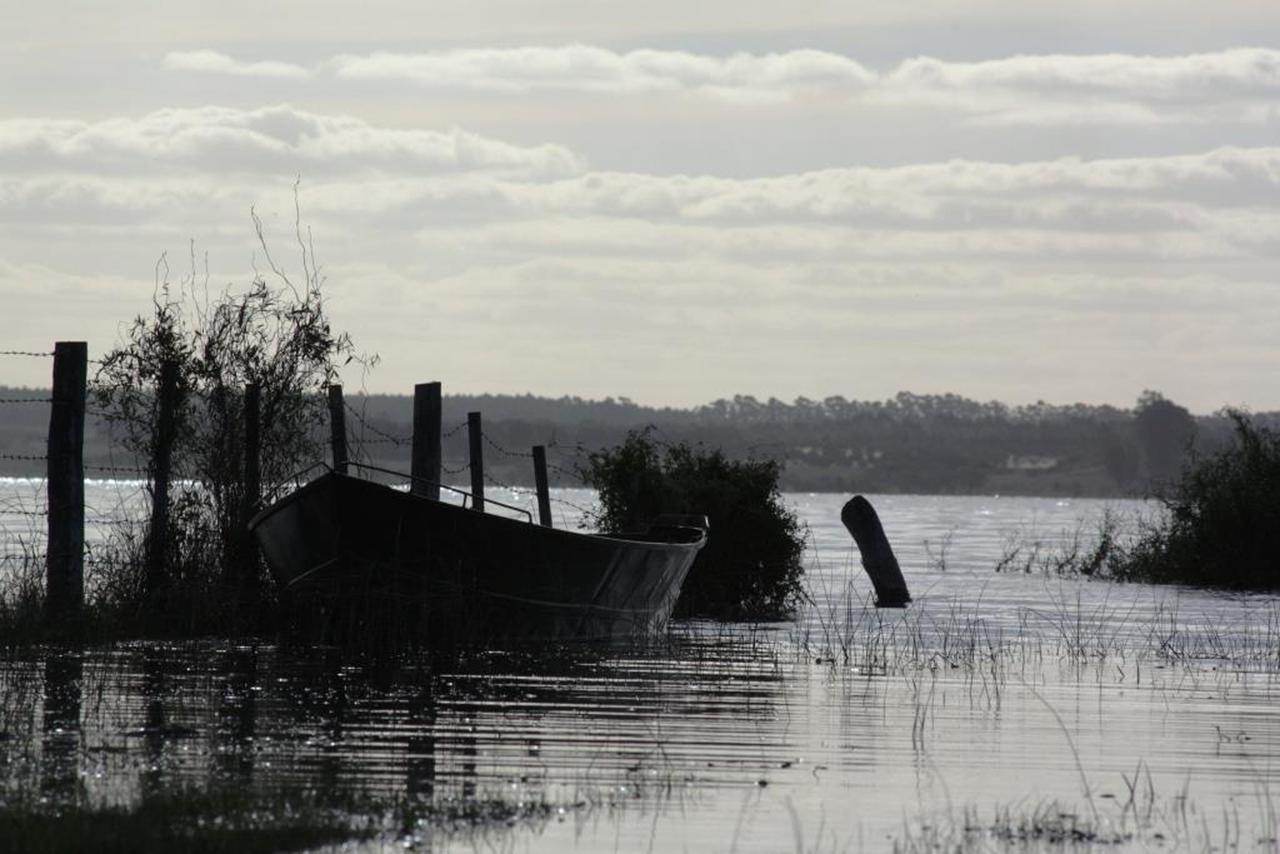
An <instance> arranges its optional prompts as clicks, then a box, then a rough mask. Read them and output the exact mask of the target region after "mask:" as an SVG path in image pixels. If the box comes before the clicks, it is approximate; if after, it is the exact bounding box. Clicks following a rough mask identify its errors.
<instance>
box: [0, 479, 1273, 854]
mask: <svg viewBox="0 0 1280 854" xmlns="http://www.w3.org/2000/svg"><path fill="white" fill-rule="evenodd" d="M577 498H578V499H582V498H583V496H577ZM844 498H845V497H844V496H824V495H816V496H793V498H792V500H793V503H795V505H796V506H797V507H798V509H799V510H800V512H801V514H802V515H803V517H804V518H805V519H806V520H807V521H808V522H809V524H810V526H811V528H812V532H813V537H812V542H811V547H810V552H809V556H808V567H809V579H808V583H809V588H810V592H811V594H812V596H813V599H814V603H813V605H812V607H811V608H810V609H809V610H808V611H807V612H806V614H805V615H804V617H803V618H802V619H801V620H799V621H797V622H796V623H788V624H779V625H770V626H757V627H749V626H723V625H717V624H707V623H699V622H690V623H683V624H679V625H677V626H676V627H675V628H674V630H673V632H672V635H671V636H670V637H668V638H665V639H663V640H662V641H661V642H659V643H656V644H654V645H653V646H650V647H646V648H628V649H616V648H600V647H588V648H574V649H570V650H563V649H561V650H545V649H542V650H514V651H490V652H487V653H484V654H476V655H473V656H471V657H469V658H468V659H467V660H465V661H463V662H460V663H459V662H454V663H452V664H441V663H440V662H431V661H428V660H417V659H414V660H408V661H399V662H392V663H388V662H370V661H351V660H348V659H346V658H344V657H343V656H342V655H340V654H338V653H337V652H335V651H332V650H291V649H287V648H282V647H279V646H274V645H257V646H254V645H234V644H227V643H218V642H202V643H196V644H176V645H174V644H138V645H126V646H121V647H115V648H110V649H98V650H89V651H86V652H84V653H66V652H46V651H34V652H31V653H29V654H25V655H12V656H10V657H9V658H8V659H7V660H6V661H5V662H4V664H3V666H2V667H0V701H2V702H0V715H3V718H2V721H0V723H2V724H3V727H4V730H3V731H4V734H5V735H6V736H7V737H5V738H4V739H2V740H0V773H2V775H3V782H4V784H5V785H6V786H15V785H23V786H27V787H36V788H38V789H39V791H41V792H43V793H46V794H47V795H48V796H49V797H51V798H70V797H73V796H76V795H77V793H80V792H82V793H83V794H85V795H87V797H88V798H89V799H91V800H95V801H103V802H130V801H133V800H136V799H137V798H141V797H146V796H148V795H149V794H153V793H159V792H164V791H167V790H172V789H173V788H175V787H178V786H182V785H188V784H190V785H195V786H199V787H204V788H217V787H226V788H228V789H234V790H241V791H243V790H249V789H255V788H256V789H263V790H265V789H269V788H271V787H277V786H281V785H291V784H301V785H306V786H311V787H320V788H323V789H326V790H333V789H351V790H353V791H356V790H358V791H373V792H377V793H385V794H386V795H388V796H394V797H404V796H409V797H412V798H416V799H420V800H422V801H427V802H431V803H439V804H449V803H468V802H479V801H487V800H500V801H503V802H506V803H510V804H549V805H551V806H552V807H554V808H556V810H554V811H553V813H552V815H553V818H552V819H551V820H549V821H542V822H539V823H537V824H535V825H533V826H522V827H517V828H515V829H514V830H511V831H504V832H507V833H510V834H516V836H514V837H509V838H508V839H507V841H506V842H504V843H503V844H502V845H500V846H499V847H503V846H505V845H507V844H511V845H513V846H514V847H518V848H520V849H527V850H542V851H559V850H565V849H576V850H582V851H597V850H626V851H631V850H654V851H663V850H677V849H687V850H740V851H747V850H762V851H776V850H788V851H790V850H796V849H797V848H801V849H803V850H813V849H817V850H832V849H835V850H840V849H844V848H846V847H847V848H849V849H851V850H859V849H864V850H883V849H884V848H886V847H887V846H888V844H889V843H888V839H889V838H891V837H892V838H894V839H899V840H901V839H903V838H906V837H911V838H917V836H919V835H922V834H927V833H929V832H933V830H931V829H936V828H938V827H949V826H954V825H960V824H963V820H964V818H965V812H964V811H965V809H966V807H975V808H978V809H979V810H980V811H985V812H982V815H983V816H986V817H988V818H989V816H990V814H991V810H992V809H993V808H994V807H996V806H998V805H1004V806H1007V807H1009V808H1010V810H1011V812H1012V814H1013V815H1022V814H1034V813H1036V811H1037V810H1040V811H1042V812H1043V810H1044V808H1045V806H1046V805H1048V804H1050V803H1052V802H1054V801H1058V802H1060V803H1062V804H1064V805H1068V806H1067V808H1069V809H1073V810H1079V811H1082V812H1083V811H1091V810H1097V811H1098V814H1099V816H1100V818H1099V821H1100V822H1101V825H1104V826H1106V827H1114V828H1125V827H1132V826H1134V825H1135V822H1136V821H1137V809H1138V807H1139V806H1141V805H1144V804H1145V805H1146V806H1145V807H1144V808H1146V809H1148V811H1149V812H1150V811H1155V810H1164V811H1165V813H1162V814H1160V815H1158V816H1157V817H1156V819H1153V820H1149V826H1150V827H1152V828H1156V829H1157V830H1151V831H1148V833H1147V835H1146V836H1142V835H1139V836H1137V837H1135V838H1134V839H1133V841H1132V844H1133V845H1134V846H1135V847H1142V846H1146V845H1150V844H1154V843H1153V840H1154V836H1153V835H1152V833H1154V832H1161V833H1165V834H1166V839H1173V838H1175V837H1177V836H1178V835H1179V834H1181V835H1182V837H1183V838H1185V839H1192V838H1201V837H1197V836H1195V834H1194V833H1193V830H1194V831H1195V833H1200V832H1201V831H1200V830H1199V828H1200V827H1201V825H1203V826H1204V827H1207V828H1210V832H1211V833H1214V834H1217V833H1219V830H1220V829H1221V828H1222V827H1223V823H1224V821H1225V822H1226V824H1227V825H1228V827H1227V830H1225V831H1223V833H1225V834H1226V838H1232V837H1231V836H1230V834H1231V833H1232V831H1231V830H1230V827H1237V830H1236V831H1235V833H1236V834H1237V837H1238V839H1237V841H1238V842H1239V844H1240V846H1241V847H1244V848H1248V847H1251V846H1253V845H1255V844H1257V843H1258V839H1259V837H1266V836H1268V835H1270V834H1272V833H1273V832H1274V816H1275V800H1276V792H1277V791H1280V777H1278V776H1277V775H1280V763H1277V760H1276V757H1277V756H1280V753H1278V752H1277V751H1278V749H1280V712H1277V705H1276V692H1277V688H1278V687H1280V686H1278V685H1277V678H1276V673H1277V670H1278V669H1280V660H1278V659H1277V656H1280V620H1278V619H1277V615H1278V614H1280V609H1278V607H1277V603H1276V600H1275V599H1274V598H1271V597H1253V598H1247V599H1246V598H1242V597H1238V596H1221V595H1211V594H1205V593H1201V592H1197V591H1190V590H1177V589H1153V588H1149V587H1143V586H1141V585H1127V586H1118V585H1111V584H1106V583H1100V582H1088V581H1085V582H1080V581H1076V580H1073V579H1058V578H1044V577H1041V576H1038V575H1025V574H1013V575H1009V574H996V573H994V572H992V567H993V566H994V564H995V562H996V560H997V559H998V557H999V555H1000V552H1001V550H1002V549H1003V548H1004V547H1005V545H1006V543H1007V542H1008V539H1009V537H1010V536H1011V534H1018V535H1020V536H1023V537H1040V538H1042V539H1046V540H1050V539H1054V538H1056V537H1058V536H1059V535H1060V533H1061V532H1062V531H1064V530H1066V531H1070V530H1073V529H1074V528H1075V526H1076V524H1077V521H1078V520H1079V519H1081V518H1086V519H1089V518H1093V517H1096V516H1097V514H1098V513H1100V511H1101V507H1102V505H1101V504H1100V503H1098V502H1061V501H1037V500H1033V499H979V498H931V497H886V498H881V499H877V500H876V501H875V503H876V505H877V509H878V510H879V512H880V515H881V518H882V519H883V521H884V524H885V527H886V530H887V532H888V534H889V536H890V538H891V540H892V541H893V542H894V544H895V547H896V548H897V550H898V553H899V557H900V559H901V563H902V565H903V568H904V572H905V574H906V576H907V581H908V584H909V585H910V587H911V590H912V594H913V596H914V597H915V599H916V602H915V603H914V604H913V605H912V606H911V607H910V608H909V609H907V610H906V611H876V610H875V609H874V608H870V607H868V606H867V602H868V601H869V598H870V585H869V584H868V583H867V582H866V580H865V578H863V577H862V576H861V572H860V570H859V569H857V560H856V555H855V554H854V552H853V551H852V548H851V545H850V544H849V543H848V541H847V540H848V537H847V534H845V532H844V530H843V528H842V527H841V526H840V522H839V507H840V504H841V503H842V502H843V500H844ZM1129 509H1136V505H1135V506H1131V507H1130V508H1129ZM926 540H927V541H929V544H930V545H929V547H927V548H926V546H925V541H926ZM944 542H945V543H946V549H947V551H946V554H945V561H940V560H939V559H938V558H939V549H940V548H941V545H940V544H942V543H944ZM944 564H945V568H944ZM1139 789H1141V790H1139ZM1143 792H1150V793H1151V794H1150V795H1149V796H1148V795H1144V794H1142V793H1143ZM561 807H563V808H564V811H563V813H561V812H559V811H558V809H559V808H561ZM1161 816H1163V817H1161ZM988 818H983V819H982V820H983V821H987V820H988ZM1233 823H1234V824H1233ZM913 834H914V835H916V836H913ZM1214 838H1217V839H1220V838H1221V837H1214ZM424 844H425V843H424ZM429 844H430V845H431V846H432V848H433V850H450V849H451V848H452V847H457V848H459V849H461V850H469V849H470V848H471V847H473V845H474V844H475V840H474V839H471V838H467V837H457V836H448V837H444V838H436V839H432V840H430V841H429ZM1215 844H1217V843H1215ZM1195 847H1199V846H1195Z"/></svg>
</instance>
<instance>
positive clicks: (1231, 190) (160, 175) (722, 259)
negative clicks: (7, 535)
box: [0, 0, 1280, 411]
mask: <svg viewBox="0 0 1280 854" xmlns="http://www.w3.org/2000/svg"><path fill="white" fill-rule="evenodd" d="M28 5H29V6H30V8H26V7H24V8H21V9H14V10H6V11H5V13H4V15H3V26H2V27H0V80H2V81H4V82H3V83H0V307H2V308H3V316H4V318H5V321H6V322H5V323H4V325H3V327H2V328H3V330H4V331H3V340H2V342H0V349H35V350H45V349H48V348H49V347H50V344H51V342H53V341H54V340H58V339H87V340H88V341H89V342H90V348H91V350H94V351H98V352H101V351H102V350H104V349H106V348H107V347H109V346H110V345H111V344H112V343H113V342H114V341H115V340H116V338H117V336H118V328H119V325H120V323H121V321H124V320H127V319H128V318H130V317H131V316H133V315H135V314H137V313H138V312H140V311H143V310H145V309H146V307H147V305H148V302H149V300H150V297H151V295H152V292H153V289H154V284H155V269H156V265H157V260H158V259H159V258H160V257H161V256H162V255H165V254H167V258H168V261H169V265H170V268H171V270H172V274H171V275H172V276H173V277H174V278H175V280H176V279H177V278H178V277H179V276H180V275H181V274H182V272H183V271H185V270H188V269H189V267H190V262H189V260H188V259H189V258H190V257H191V244H192V241H194V242H195V246H196V252H197V255H198V257H199V259H200V262H199V263H200V265H201V266H202V267H203V265H204V264H205V260H204V259H205V258H207V264H208V268H209V270H210V274H211V277H212V280H213V281H214V282H215V283H216V284H219V285H222V284H234V283H237V282H239V283H243V282H244V281H246V279H247V278H248V277H249V276H250V275H251V274H252V270H253V267H254V264H255V263H257V264H259V265H261V264H262V259H261V255H260V253H258V254H257V255H255V246H254V234H253V226H252V222H251V220H250V209H251V207H252V208H255V209H256V210H257V211H258V213H259V214H260V215H261V217H262V218H263V220H264V222H265V224H266V229H267V236H268V238H269V239H270V240H271V243H272V245H273V247H274V248H276V252H275V254H276V256H277V258H276V260H277V261H278V262H280V263H281V264H283V265H286V266H292V267H293V268H295V269H296V267H297V256H296V252H294V251H293V247H294V244H293V243H292V241H291V237H292V228H293V222H294V207H293V187H294V184H295V182H296V181H299V180H300V190H299V196H300V202H301V207H302V216H303V221H304V223H305V224H306V225H308V226H309V227H310V229H311V233H312V237H313V240H314V244H315V249H316V253H317V255H318V257H319V260H320V262H321V263H322V264H323V268H324V273H325V275H326V276H327V282H326V290H327V293H328V295H329V296H328V299H329V302H328V305H329V308H330V310H331V314H332V316H333V319H334V321H335V324H336V325H337V326H339V327H340V328H342V329H345V330H347V331H349V332H350V333H351V334H352V336H353V337H354V338H355V339H356V342H357V344H358V345H359V346H360V347H362V348H363V349H366V350H369V351H372V352H376V353H377V354H379V355H380V357H381V364H380V365H379V366H378V368H377V369H376V370H375V371H374V372H373V373H371V374H370V375H369V376H367V377H361V376H360V375H359V374H354V375H352V376H349V377H346V378H345V380H346V382H347V384H348V385H350V386H358V385H360V384H361V383H362V382H363V383H364V384H365V385H366V386H367V387H368V388H369V389H370V390H375V391H396V392H407V391H409V390H410V389H411V386H412V384H413V383H414V382H421V381H426V380H431V379H439V380H441V381H443V382H444V384H445V387H446V391H448V390H453V391H468V392H482V391H490V392H525V391H531V392H534V393H537V394H550V395H560V394H577V395H582V396H587V397H603V396H606V395H615V396H616V395H625V396H629V397H632V398H634V399H636V400H638V401H641V402H645V403H653V404H677V405H687V404H694V403H701V402H706V401H709V400H711V399H714V398H717V397H722V396H729V395H733V394H735V393H744V394H754V395H757V396H760V397H767V396H771V395H772V396H778V397H781V398H784V399H791V398H794V397H796V396H797V395H805V396H808V397H814V398H821V397H825V396H827V395H833V394H840V395H844V396H846V397H851V398H882V397H886V396H889V395H892V394H893V393H895V392H896V391H898V390H900V389H910V390H912V391H916V392H921V393H924V392H946V391H954V392H958V393H961V394H965V395H968V396H971V397H977V398H982V399H991V398H996V399H1002V400H1005V401H1009V402H1014V403H1018V402H1028V401H1034V400H1036V399H1040V398H1043V399H1046V400H1050V401H1053V402H1059V403H1067V402H1074V401H1085V402H1091V403H1102V402H1110V403H1117V404H1123V405H1128V404H1131V403H1132V402H1133V401H1134V399H1135V398H1136V397H1137V396H1138V394H1139V393H1140V392H1141V391H1142V390H1143V389H1144V388H1154V389H1158V390H1161V391H1163V392H1164V393H1165V394H1167V395H1168V396H1170V397H1172V398H1173V399H1174V400H1177V401H1179V402H1181V403H1184V404H1186V405H1188V406H1190V407H1191V408H1192V409H1194V410H1197V411H1209V410H1213V409H1216V408H1218V407H1220V406H1222V405H1224V404H1245V405H1249V406H1252V407H1254V408H1257V409H1275V408H1280V380H1278V379H1277V377H1280V371H1278V370H1277V368H1278V366H1280V4H1277V3H1276V2H1274V0H1256V2H1255V0H1216V2H1214V3H1212V4H1210V3H1202V2H1185V3H1176V2H1154V0H1127V2H1124V3H1116V2H1114V0H1107V2H1095V0H1075V2H1072V3H1069V4H1068V3H1062V4H1056V3H1027V2H1026V0H1016V1H1015V0H970V2H965V3H958V2H941V0H921V2H913V3H903V2H901V0H892V2H881V0H869V2H861V3H836V2H805V0H797V2H791V3H761V2H752V0H734V2H721V0H708V2H700V3H689V2H687V0H685V2H672V0H647V2H644V3H616V2H600V0H556V2H548V3H533V2H519V1H518V0H500V2H491V3H479V2H474V0H429V2H422V0H414V2H387V3H368V4H362V5H360V6H359V8H358V11H357V7H356V6H355V5H353V4H351V3H349V2H343V3H337V2H332V0H310V1H309V2H305V3H304V2H283V3H274V4H262V3H260V2H253V3H249V2H242V0H230V2H221V3H216V4H215V3H209V2H207V0H202V2H198V3H195V2H186V0H181V1H180V2H166V3H150V2H148V3H142V2H134V3H131V4H129V3H118V4H103V3H97V2H79V3H71V2H61V1H60V0H52V2H46V3H41V4H28ZM1117 7H1119V9H1117ZM46 371H47V365H44V364H43V363H41V362H38V361H35V360H15V359H4V360H0V382H3V383H10V384H12V383H26V384H44V383H47V376H46Z"/></svg>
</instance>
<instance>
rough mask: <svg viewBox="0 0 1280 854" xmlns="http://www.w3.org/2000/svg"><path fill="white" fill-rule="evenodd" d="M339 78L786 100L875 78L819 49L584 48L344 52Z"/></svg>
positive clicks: (853, 87) (860, 85) (854, 87)
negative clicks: (717, 52) (723, 52)
mask: <svg viewBox="0 0 1280 854" xmlns="http://www.w3.org/2000/svg"><path fill="white" fill-rule="evenodd" d="M331 66H332V68H333V70H334V73H335V74H336V75H337V76H338V77H343V78H350V79H363V80H388V79H391V80H395V79H400V80H407V81H411V82H413V83H416V84H419V85H422V86H431V87H441V88H449V87H455V88H465V89H479V90H492V91H502V92H532V91H539V90H559V91H576V92H595V93H606V94H615V93H644V92H685V91H693V92H703V93H708V94H712V95H719V96H724V97H735V96H736V97H742V98H770V97H785V96H789V95H794V94H796V93H800V92H803V91H805V90H809V89H830V88H839V89H841V90H843V91H846V92H858V91H861V90H863V89H865V88H867V87H869V86H871V85H872V84H873V83H874V82H875V75H874V74H873V73H872V72H871V71H869V70H867V69H866V68H865V67H863V66H862V65H860V64H859V63H858V62H856V61H855V60H853V59H850V58H848V57H844V56H840V55H838V54H834V53H828V52H825V51H819V50H794V51H788V52H786V53H771V54H763V55H752V54H747V53H736V54H732V55H730V56H725V57H717V56H708V55H705V54H694V53H689V52H686V51H674V50H634V51H629V52H627V53H618V52H616V51H611V50H607V49H605V48H600V47H593V46H590V45H580V44H578V45H567V46H564V47H521V48H509V49H464V50H451V51H441V52H438V53H417V54H406V53H373V54H369V55H367V56H355V55H349V54H344V55H341V56H338V57H335V58H334V60H333V61H332V63H331Z"/></svg>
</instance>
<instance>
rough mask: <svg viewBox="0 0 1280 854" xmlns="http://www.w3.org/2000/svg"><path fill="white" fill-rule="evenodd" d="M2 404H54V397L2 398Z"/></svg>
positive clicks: (0, 398) (0, 401)
mask: <svg viewBox="0 0 1280 854" xmlns="http://www.w3.org/2000/svg"><path fill="white" fill-rule="evenodd" d="M0 403H53V398H52V397H0Z"/></svg>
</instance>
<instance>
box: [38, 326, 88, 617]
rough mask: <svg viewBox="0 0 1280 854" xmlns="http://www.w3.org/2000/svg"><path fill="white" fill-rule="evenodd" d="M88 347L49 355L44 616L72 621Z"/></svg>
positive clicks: (79, 344)
mask: <svg viewBox="0 0 1280 854" xmlns="http://www.w3.org/2000/svg"><path fill="white" fill-rule="evenodd" d="M88 373H89V345H88V344H87V343H85V342H84V341H59V342H57V344H56V345H54V350H53V402H52V405H51V406H50V407H49V446H48V451H47V457H48V467H47V470H46V471H47V474H48V493H47V496H48V498H47V502H48V518H49V542H48V544H47V547H46V555H45V572H46V584H47V588H46V590H47V595H46V598H45V615H46V617H47V618H48V619H49V621H50V622H59V621H62V620H69V619H74V618H75V617H76V615H77V614H78V613H79V611H80V607H81V605H83V604H84V413H85V390H86V386H87V384H88Z"/></svg>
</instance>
